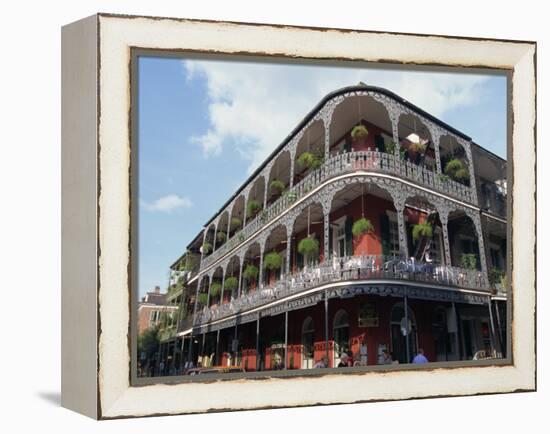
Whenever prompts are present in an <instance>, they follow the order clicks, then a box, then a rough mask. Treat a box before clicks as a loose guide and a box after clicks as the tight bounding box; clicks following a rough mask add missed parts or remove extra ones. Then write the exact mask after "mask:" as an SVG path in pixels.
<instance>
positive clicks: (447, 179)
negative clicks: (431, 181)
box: [437, 173, 451, 182]
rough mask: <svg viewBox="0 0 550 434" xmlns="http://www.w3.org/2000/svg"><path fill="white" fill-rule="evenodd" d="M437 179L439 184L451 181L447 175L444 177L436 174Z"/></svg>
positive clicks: (442, 174)
mask: <svg viewBox="0 0 550 434" xmlns="http://www.w3.org/2000/svg"><path fill="white" fill-rule="evenodd" d="M437 179H439V181H440V182H448V181H450V180H451V177H450V176H449V175H445V174H444V173H438V174H437Z"/></svg>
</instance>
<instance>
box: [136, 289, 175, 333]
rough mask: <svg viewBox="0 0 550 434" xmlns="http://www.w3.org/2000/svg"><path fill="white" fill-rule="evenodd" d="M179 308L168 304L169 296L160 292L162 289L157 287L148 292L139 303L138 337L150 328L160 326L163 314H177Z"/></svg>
mask: <svg viewBox="0 0 550 434" xmlns="http://www.w3.org/2000/svg"><path fill="white" fill-rule="evenodd" d="M176 310H177V306H169V305H168V304H167V294H166V293H161V292H160V287H159V286H155V289H154V290H153V291H152V292H148V293H147V294H145V296H144V297H142V299H141V301H140V302H139V303H138V315H137V320H138V326H137V332H138V336H139V335H140V334H141V333H143V332H144V331H145V330H147V329H148V328H150V327H154V326H157V325H159V324H160V320H161V316H162V313H163V312H165V313H170V312H175V311H176Z"/></svg>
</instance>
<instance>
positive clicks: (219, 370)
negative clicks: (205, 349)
mask: <svg viewBox="0 0 550 434" xmlns="http://www.w3.org/2000/svg"><path fill="white" fill-rule="evenodd" d="M234 372H240V373H242V372H245V370H244V368H242V367H240V366H210V367H208V368H191V369H189V370H188V371H187V372H186V375H205V374H229V373H234Z"/></svg>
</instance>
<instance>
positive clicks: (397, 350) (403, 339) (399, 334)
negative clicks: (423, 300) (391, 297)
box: [390, 302, 418, 363]
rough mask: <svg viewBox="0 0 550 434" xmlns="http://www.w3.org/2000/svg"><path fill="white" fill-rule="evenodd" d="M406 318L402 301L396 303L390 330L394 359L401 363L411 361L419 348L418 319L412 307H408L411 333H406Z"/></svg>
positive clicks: (392, 311) (392, 312) (391, 316)
mask: <svg viewBox="0 0 550 434" xmlns="http://www.w3.org/2000/svg"><path fill="white" fill-rule="evenodd" d="M404 318H405V308H404V306H403V303H402V302H399V303H396V304H395V305H394V306H393V308H392V310H391V315H390V330H391V348H392V354H393V359H394V360H398V361H399V363H410V361H411V360H410V359H412V357H413V356H414V355H415V354H416V352H417V350H418V335H417V331H416V319H415V316H414V313H413V311H412V309H411V308H410V307H409V308H408V319H409V327H408V329H409V333H408V335H405V334H404V332H405V331H406V330H407V328H406V327H405V326H406V323H405V321H404ZM407 337H408V339H409V358H407Z"/></svg>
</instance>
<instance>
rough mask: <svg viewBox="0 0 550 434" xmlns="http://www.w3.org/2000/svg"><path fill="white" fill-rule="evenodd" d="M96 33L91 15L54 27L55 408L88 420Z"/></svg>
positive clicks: (95, 317)
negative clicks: (57, 168) (57, 162)
mask: <svg viewBox="0 0 550 434" xmlns="http://www.w3.org/2000/svg"><path fill="white" fill-rule="evenodd" d="M98 32H99V17H98V15H97V14H96V15H92V16H89V17H87V18H83V19H81V20H79V21H76V22H74V23H71V24H67V25H65V26H63V27H62V29H61V52H62V55H61V69H62V78H61V81H62V83H61V101H62V104H61V106H62V108H61V118H62V125H61V146H62V156H61V158H62V175H61V178H62V181H61V190H62V207H61V208H62V211H61V215H62V218H61V222H62V242H61V246H62V259H61V261H62V277H61V406H63V407H65V408H68V409H70V410H73V411H76V412H78V413H81V414H83V415H85V416H88V417H90V418H93V419H99V418H100V411H101V406H100V403H99V384H98V368H99V366H98V353H97V349H98V336H99V324H98V321H99V304H98V298H97V295H98V289H99V286H98V283H99V282H98V279H99V273H98V267H97V265H98V264H97V257H98V250H97V249H98V242H97V240H98V238H97V234H98V226H97V225H98V222H99V218H98V200H97V199H98V198H97V191H98V188H99V174H98V169H99V165H98V162H99V160H98V146H99V143H98V119H99V88H98V86H99V73H98V60H99V45H98V43H97V40H98ZM83 300H84V301H85V303H82V301H83Z"/></svg>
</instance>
